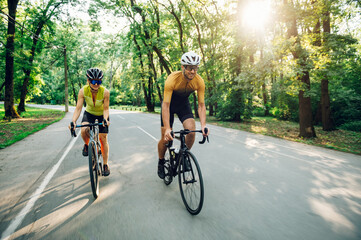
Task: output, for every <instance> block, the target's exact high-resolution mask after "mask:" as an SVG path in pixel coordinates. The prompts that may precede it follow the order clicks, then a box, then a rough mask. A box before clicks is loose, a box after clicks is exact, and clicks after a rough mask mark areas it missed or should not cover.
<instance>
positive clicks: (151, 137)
mask: <svg viewBox="0 0 361 240" xmlns="http://www.w3.org/2000/svg"><path fill="white" fill-rule="evenodd" d="M138 129H140V130H142V131H143V132H144V133H145V134H147V135H148V136H149V137H151V138H153V139H154V141H156V142H158V139H156V138H155V137H153V136H152V135H151V134H150V133H148V132H147V131H145V130H144V129H143V128H141V127H138Z"/></svg>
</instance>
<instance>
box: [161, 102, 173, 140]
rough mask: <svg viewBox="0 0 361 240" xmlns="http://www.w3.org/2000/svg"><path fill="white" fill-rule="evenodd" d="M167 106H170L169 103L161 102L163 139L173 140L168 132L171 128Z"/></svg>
mask: <svg viewBox="0 0 361 240" xmlns="http://www.w3.org/2000/svg"><path fill="white" fill-rule="evenodd" d="M169 106H170V103H168V102H163V103H162V120H163V127H164V129H165V132H164V140H166V141H168V140H173V137H172V135H171V134H170V133H171V131H172V129H171V127H170V124H169V118H170V113H169Z"/></svg>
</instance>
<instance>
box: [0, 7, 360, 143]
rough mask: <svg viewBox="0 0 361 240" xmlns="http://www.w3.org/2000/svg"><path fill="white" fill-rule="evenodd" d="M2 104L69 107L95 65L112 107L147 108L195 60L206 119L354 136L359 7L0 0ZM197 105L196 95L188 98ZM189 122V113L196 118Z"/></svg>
mask: <svg viewBox="0 0 361 240" xmlns="http://www.w3.org/2000/svg"><path fill="white" fill-rule="evenodd" d="M0 8H1V12H0V16H1V18H0V20H1V21H0V29H1V35H0V54H1V57H0V87H1V89H0V101H4V108H5V118H7V119H9V120H10V119H11V118H17V117H19V114H21V112H24V111H26V103H27V102H33V103H40V104H65V102H66V101H69V103H70V104H73V105H74V104H75V103H76V100H77V94H78V91H79V89H80V88H81V87H82V86H84V85H85V84H86V76H85V72H86V70H87V69H88V68H91V67H98V68H100V69H102V70H103V71H104V73H105V77H104V80H103V84H104V86H105V87H106V88H108V89H109V90H110V94H111V97H110V102H111V105H133V106H146V109H147V111H149V112H153V111H154V110H155V107H159V106H160V103H161V101H162V97H163V88H164V81H165V80H166V78H167V76H168V75H169V74H170V73H171V72H173V71H178V70H180V57H181V55H182V54H183V53H185V52H188V51H194V52H196V53H197V54H199V55H200V56H201V58H202V60H201V64H200V67H199V70H198V74H199V75H201V77H202V78H203V79H204V80H205V83H206V96H205V98H206V106H207V114H208V115H209V116H215V117H216V118H217V119H220V120H223V121H238V122H240V121H243V120H244V119H250V118H252V117H253V116H274V117H276V118H278V119H282V120H290V121H295V122H298V123H299V131H300V133H299V136H300V137H303V138H312V137H317V133H316V132H315V128H314V126H316V125H318V126H322V129H323V130H324V131H332V130H335V129H346V130H352V131H361V52H360V50H361V45H360V39H361V29H360V27H359V26H360V25H359V22H360V10H361V2H360V1H357V0H116V1H114V0H0ZM190 101H191V104H192V106H193V107H194V109H197V97H196V94H195V93H194V94H193V95H191V96H190ZM195 114H197V111H195Z"/></svg>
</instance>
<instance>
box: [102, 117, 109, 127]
mask: <svg viewBox="0 0 361 240" xmlns="http://www.w3.org/2000/svg"><path fill="white" fill-rule="evenodd" d="M109 125H110V121H108V119H103V127H106V126H107V127H109Z"/></svg>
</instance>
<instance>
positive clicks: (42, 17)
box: [18, 0, 66, 112]
mask: <svg viewBox="0 0 361 240" xmlns="http://www.w3.org/2000/svg"><path fill="white" fill-rule="evenodd" d="M65 2H66V1H60V2H55V0H50V1H49V2H48V4H47V5H46V6H45V8H44V9H41V8H40V12H39V13H37V12H35V13H34V16H32V17H33V18H34V19H33V21H32V22H31V23H32V26H33V30H34V33H35V34H34V36H32V38H33V41H32V45H31V50H30V56H29V58H28V59H26V60H25V61H26V64H25V63H24V65H23V71H24V74H25V77H24V81H23V84H22V88H21V96H20V103H19V106H18V112H24V111H25V98H26V95H27V93H28V84H29V80H30V74H31V71H32V67H33V62H34V58H35V54H36V49H37V46H38V42H39V39H40V35H41V33H42V31H43V28H44V26H46V25H47V24H49V23H48V21H50V18H51V17H52V16H54V15H55V14H56V10H57V8H58V7H59V6H60V5H61V4H64V3H65ZM35 8H39V6H35ZM35 11H36V10H35Z"/></svg>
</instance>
